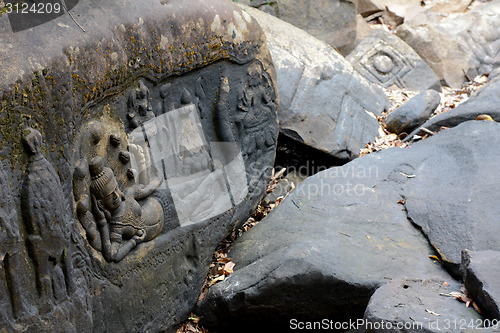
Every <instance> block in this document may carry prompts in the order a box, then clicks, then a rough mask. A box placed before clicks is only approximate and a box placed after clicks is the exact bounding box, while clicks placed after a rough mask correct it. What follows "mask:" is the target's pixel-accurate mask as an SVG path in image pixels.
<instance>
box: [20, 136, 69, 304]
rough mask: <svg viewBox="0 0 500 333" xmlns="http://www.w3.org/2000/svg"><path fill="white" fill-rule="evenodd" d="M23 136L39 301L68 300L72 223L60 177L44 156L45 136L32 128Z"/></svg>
mask: <svg viewBox="0 0 500 333" xmlns="http://www.w3.org/2000/svg"><path fill="white" fill-rule="evenodd" d="M27 132H28V134H27V135H26V136H25V137H24V143H25V146H26V151H27V153H28V155H30V162H29V164H28V167H27V172H26V179H25V181H24V184H23V190H22V196H21V199H22V200H21V207H22V212H23V220H24V223H25V225H26V230H27V233H28V247H29V253H30V256H31V259H32V261H33V263H34V267H35V269H36V280H37V281H36V282H37V289H38V292H39V295H40V298H41V299H42V300H43V302H44V304H45V305H47V307H45V308H46V311H47V310H49V309H50V308H51V305H52V304H54V303H55V304H57V303H60V302H63V301H65V300H66V299H67V298H68V295H69V294H70V293H71V292H73V291H74V290H75V288H74V284H73V275H74V272H73V266H72V261H71V256H72V253H71V252H72V251H71V232H72V221H71V217H70V216H69V212H68V207H67V206H66V205H65V202H66V201H65V198H64V193H63V189H62V186H61V183H60V180H59V177H58V175H57V173H56V171H55V170H54V168H53V167H52V165H50V163H49V162H48V161H47V160H46V159H45V157H44V156H43V154H42V153H41V144H42V136H41V134H40V132H38V131H37V130H34V129H32V128H28V129H27Z"/></svg>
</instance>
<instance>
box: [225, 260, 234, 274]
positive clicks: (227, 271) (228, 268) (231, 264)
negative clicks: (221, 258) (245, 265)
mask: <svg viewBox="0 0 500 333" xmlns="http://www.w3.org/2000/svg"><path fill="white" fill-rule="evenodd" d="M235 265H236V264H235V263H234V262H228V263H227V264H225V265H224V274H225V275H226V276H228V275H229V274H232V273H233V268H234V266H235Z"/></svg>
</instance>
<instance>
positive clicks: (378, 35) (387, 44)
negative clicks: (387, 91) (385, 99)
mask: <svg viewBox="0 0 500 333" xmlns="http://www.w3.org/2000/svg"><path fill="white" fill-rule="evenodd" d="M347 59H348V60H349V61H350V62H351V63H352V65H353V67H354V68H355V69H356V70H357V71H359V72H360V73H361V75H363V76H364V77H365V78H367V79H368V80H369V81H371V82H374V83H377V84H379V85H381V86H382V87H385V88H391V87H392V88H399V89H407V90H412V91H424V90H427V89H435V90H440V89H441V88H440V87H441V86H440V83H439V79H438V78H437V76H436V74H435V73H434V72H433V71H432V69H431V68H430V67H429V66H428V65H427V64H426V63H425V62H424V61H423V60H422V59H421V58H420V57H419V56H418V54H417V53H415V51H414V50H413V49H412V48H411V47H409V46H408V45H407V44H405V42H403V41H402V40H400V39H399V38H398V37H396V36H393V35H391V34H389V33H386V32H384V31H374V32H372V33H371V34H370V35H369V36H368V37H366V38H365V39H364V40H363V41H362V42H361V43H360V44H359V45H358V46H357V47H356V48H355V49H354V50H353V51H352V52H351V54H349V56H348V57H347Z"/></svg>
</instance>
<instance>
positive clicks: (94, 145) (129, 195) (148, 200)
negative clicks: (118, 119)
mask: <svg viewBox="0 0 500 333" xmlns="http://www.w3.org/2000/svg"><path fill="white" fill-rule="evenodd" d="M142 88H144V87H141V88H139V89H138V90H135V91H134V94H136V93H137V94H138V91H139V90H140V93H141V94H142V93H144V96H146V93H145V90H144V89H142ZM140 96H143V95H140ZM143 105H144V104H143ZM138 125H139V126H142V122H139V123H138ZM108 133H112V134H108ZM81 137H82V138H83V141H82V142H81V144H80V147H79V150H80V153H79V157H80V159H79V160H78V162H77V163H76V167H75V169H74V172H73V195H74V199H75V202H76V213H77V216H78V220H79V221H80V224H81V225H82V227H83V229H84V230H85V233H86V237H87V241H88V242H89V244H90V245H91V246H92V247H93V248H94V249H95V250H97V251H100V252H101V253H102V255H103V257H104V258H105V259H106V261H109V262H119V261H120V260H122V259H123V258H124V257H125V256H126V255H127V254H128V253H130V251H132V250H133V249H134V248H135V247H136V246H137V245H138V244H140V243H143V242H147V241H150V240H152V239H154V238H155V237H157V236H158V235H159V234H160V233H161V232H162V230H163V225H164V219H165V216H168V214H166V213H165V211H164V210H165V209H164V208H163V207H164V206H165V203H164V202H162V201H165V200H167V199H165V198H163V196H162V195H161V194H159V193H156V192H155V190H156V189H157V188H158V186H159V185H160V184H161V182H162V181H161V180H160V179H158V178H155V177H151V172H150V170H149V169H150V167H148V165H149V164H148V161H147V159H148V157H147V156H146V155H145V153H144V151H143V148H142V147H141V146H137V145H135V144H132V143H128V141H127V139H126V138H125V136H124V134H123V133H119V129H118V128H117V127H115V126H113V125H112V124H110V123H106V122H91V123H89V124H87V126H86V128H85V131H84V132H83V133H82V135H81ZM106 138H107V139H106ZM127 148H128V151H127ZM96 151H98V152H99V154H97V155H96V154H95V152H96ZM103 157H104V158H103ZM110 162H111V164H112V165H111V166H110V165H109V164H110ZM117 172H118V173H119V176H117ZM121 188H123V189H124V190H123V191H122V190H121ZM154 192H155V196H156V197H153V196H152V194H153V193H154Z"/></svg>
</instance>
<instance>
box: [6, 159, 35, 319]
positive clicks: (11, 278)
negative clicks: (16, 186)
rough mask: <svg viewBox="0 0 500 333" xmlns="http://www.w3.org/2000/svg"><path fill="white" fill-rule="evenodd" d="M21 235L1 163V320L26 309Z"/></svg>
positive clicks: (18, 315)
mask: <svg viewBox="0 0 500 333" xmlns="http://www.w3.org/2000/svg"><path fill="white" fill-rule="evenodd" d="M21 244H22V240H21V236H20V234H19V226H18V217H17V211H16V209H15V204H14V202H13V197H12V192H11V189H10V182H9V179H8V177H7V174H6V172H5V171H4V170H3V165H2V164H0V307H1V308H2V311H0V319H1V320H2V321H6V320H8V319H12V318H13V317H15V318H18V317H21V316H23V315H25V314H26V313H27V312H28V311H29V306H28V303H27V299H26V295H25V292H26V291H25V290H24V289H23V288H22V286H23V284H25V282H26V281H25V274H23V272H24V270H23V268H22V265H21V261H22V258H21V254H20V252H21Z"/></svg>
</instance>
